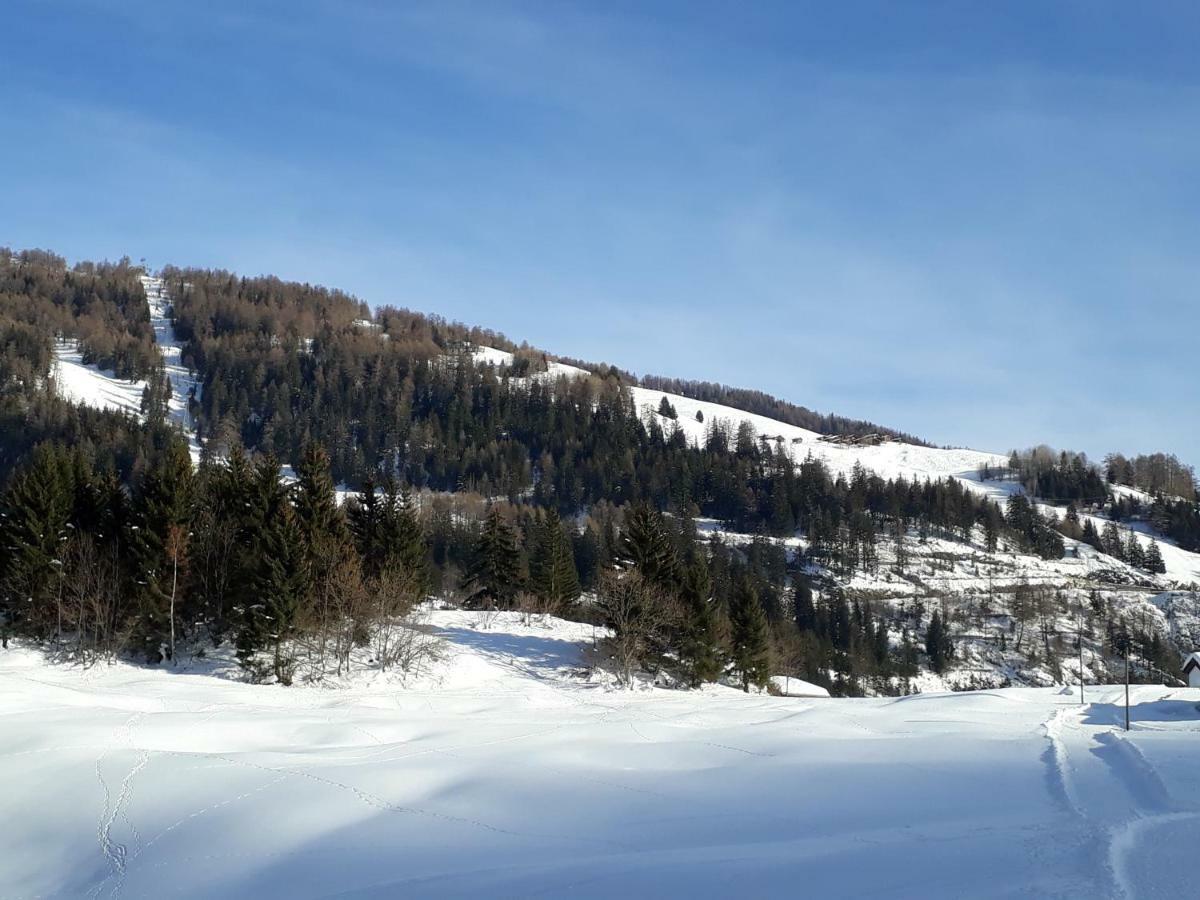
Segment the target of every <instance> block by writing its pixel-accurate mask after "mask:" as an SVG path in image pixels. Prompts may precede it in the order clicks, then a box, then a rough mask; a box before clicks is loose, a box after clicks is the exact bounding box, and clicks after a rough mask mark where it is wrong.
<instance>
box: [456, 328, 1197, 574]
mask: <svg viewBox="0 0 1200 900" xmlns="http://www.w3.org/2000/svg"><path fill="white" fill-rule="evenodd" d="M473 356H474V357H475V359H476V360H477V361H479V362H482V363H485V364H488V365H494V366H507V365H511V364H512V363H513V354H511V353H508V352H506V351H503V350H497V349H495V348H492V347H476V348H474V349H473ZM585 374H587V373H586V371H585V370H583V369H579V368H577V367H575V366H569V365H565V364H563V363H557V362H551V363H550V364H549V367H548V369H547V371H546V372H545V373H542V374H541V375H540V376H535V377H542V378H557V377H559V376H566V377H568V378H574V377H578V376H580V375H585ZM630 390H631V393H632V395H633V400H634V403H635V404H636V405H637V407H638V409H639V410H640V411H641V414H642V417H643V418H644V419H646V420H647V421H648V420H650V419H654V418H657V419H658V422H659V424H660V425H661V426H662V427H663V428H664V430H667V431H670V430H671V429H674V428H678V429H680V430H681V431H682V432H683V433H684V434H685V435H686V437H687V439H688V441H689V442H691V443H693V444H697V445H702V444H703V443H704V441H705V439H706V437H707V435H708V431H709V429H710V428H711V427H712V426H713V425H714V423H718V422H719V423H724V425H725V426H726V427H727V428H728V429H729V430H730V431H731V432H733V433H736V431H737V429H738V428H739V427H740V426H741V425H743V424H748V425H749V426H750V427H751V428H753V429H754V433H755V435H756V436H757V438H758V439H760V440H763V439H765V440H767V441H768V442H770V443H773V444H774V445H775V446H777V447H779V448H782V449H784V450H785V451H786V452H787V453H788V454H789V455H790V456H791V458H792V459H793V460H794V461H796V462H797V463H799V462H801V461H803V460H804V459H805V458H807V457H809V456H811V457H812V458H814V459H819V460H821V461H822V462H823V463H824V464H825V465H826V467H827V468H828V469H829V470H830V471H831V472H833V473H835V474H838V473H840V474H844V475H849V474H850V473H851V472H852V471H853V470H854V467H855V466H862V467H863V468H864V469H866V470H867V471H869V472H874V473H876V474H878V475H880V476H881V477H883V478H905V479H908V480H910V481H924V480H926V479H930V480H937V479H943V478H949V479H954V480H956V481H958V482H959V483H960V484H962V485H964V486H965V487H967V488H969V489H970V490H971V491H974V492H975V493H978V494H981V495H984V496H987V497H989V498H991V499H992V500H994V501H996V502H997V503H1003V502H1004V501H1005V500H1007V498H1008V497H1009V495H1010V494H1011V493H1012V492H1013V491H1017V490H1020V488H1019V487H1018V486H1017V485H1016V484H1015V483H1014V482H1011V481H992V480H989V481H984V480H982V479H981V478H980V474H979V473H980V470H981V469H983V468H985V467H988V468H992V469H1003V468H1004V467H1006V466H1007V464H1008V457H1007V456H1006V455H1004V454H1001V453H994V452H988V451H981V450H968V449H960V448H941V447H922V446H920V445H917V444H909V443H905V442H902V441H892V440H887V441H883V442H881V443H877V444H864V445H858V444H852V443H851V444H845V443H838V442H834V441H831V440H829V439H828V438H827V437H826V436H825V435H821V434H818V433H817V432H815V431H809V430H808V429H805V428H800V427H798V426H795V425H789V424H786V423H784V422H780V421H778V420H776V419H771V418H768V417H766V416H760V415H756V414H754V413H748V412H744V411H743V410H740V409H736V408H734V407H730V406H725V405H723V404H720V403H711V402H708V401H704V400H693V399H691V398H690V397H684V396H682V395H680V394H672V393H669V392H666V391H659V390H652V389H649V388H643V387H632V388H631V389H630ZM664 399H665V400H666V401H667V402H668V403H669V404H670V405H671V407H673V408H674V410H675V414H676V415H675V418H674V419H671V418H669V417H665V416H662V415H660V414H659V412H658V410H659V407H660V405H661V403H662V401H663V400H664ZM1120 490H1123V491H1125V492H1126V493H1138V492H1136V491H1132V489H1128V488H1121V489H1120ZM1143 499H1144V500H1146V501H1147V502H1148V500H1149V498H1146V497H1144V495H1143ZM1038 507H1039V509H1040V511H1041V512H1042V513H1044V514H1048V513H1053V514H1054V515H1056V516H1061V515H1062V514H1063V512H1064V511H1063V509H1061V508H1056V507H1053V506H1051V505H1049V504H1045V503H1041V504H1038ZM1083 518H1084V519H1088V518H1090V519H1091V520H1092V522H1093V524H1094V525H1095V526H1096V527H1097V528H1098V529H1099V528H1102V527H1103V525H1104V521H1105V520H1103V519H1101V518H1098V517H1096V516H1089V515H1087V514H1084V515H1083ZM1136 530H1137V531H1138V539H1139V541H1140V542H1141V543H1142V544H1143V546H1148V545H1149V543H1150V541H1151V539H1154V540H1156V541H1157V542H1158V544H1159V549H1160V551H1161V553H1162V557H1163V561H1164V563H1165V564H1166V569H1167V571H1166V576H1165V579H1164V585H1163V586H1167V585H1170V584H1177V585H1191V584H1200V554H1197V553H1191V552H1188V551H1186V550H1183V549H1181V548H1179V547H1177V546H1174V544H1173V543H1172V542H1171V541H1169V540H1167V539H1165V538H1163V537H1162V536H1159V535H1152V534H1150V533H1149V529H1147V528H1145V527H1139V528H1138V529H1136ZM1077 558H1078V559H1079V560H1082V561H1085V562H1087V567H1088V568H1089V570H1090V567H1091V564H1092V563H1094V564H1095V566H1094V568H1096V569H1097V570H1099V569H1118V570H1120V569H1123V568H1125V567H1124V565H1123V564H1122V563H1120V562H1118V561H1116V560H1113V559H1111V558H1109V557H1105V556H1103V555H1102V554H1096V553H1094V552H1093V551H1092V550H1091V549H1090V548H1087V547H1080V548H1079V549H1078V557H1077ZM1027 559H1028V560H1029V562H1030V563H1031V565H1032V566H1033V567H1034V568H1037V564H1036V563H1035V562H1033V561H1032V560H1031V559H1030V558H1027ZM1076 568H1078V566H1077V567H1076ZM1085 574H1086V573H1085Z"/></svg>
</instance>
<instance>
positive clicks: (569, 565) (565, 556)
mask: <svg viewBox="0 0 1200 900" xmlns="http://www.w3.org/2000/svg"><path fill="white" fill-rule="evenodd" d="M529 580H530V587H531V588H532V589H533V592H534V593H535V594H537V595H538V596H539V597H541V598H542V599H543V600H544V601H546V603H548V604H549V606H550V608H551V609H552V610H553V611H555V612H556V613H557V612H561V611H562V609H563V608H564V607H566V606H567V605H568V604H570V603H572V602H573V601H574V600H575V598H577V597H578V596H579V573H578V572H577V571H576V570H575V554H574V552H573V551H572V549H571V542H570V539H569V538H568V537H567V534H566V531H565V530H564V529H563V526H562V520H561V519H559V516H558V513H557V512H556V511H555V510H550V511H549V512H548V513H546V515H545V516H544V517H543V518H542V521H541V522H540V523H539V526H538V529H537V533H536V540H535V542H534V548H533V553H532V554H531V555H530V559H529Z"/></svg>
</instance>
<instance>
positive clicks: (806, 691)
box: [771, 675, 829, 697]
mask: <svg viewBox="0 0 1200 900" xmlns="http://www.w3.org/2000/svg"><path fill="white" fill-rule="evenodd" d="M771 684H772V685H773V686H774V687H775V688H776V689H778V691H779V694H780V696H783V697H828V696H829V691H827V690H825V688H823V687H821V686H820V685H819V684H813V683H812V682H809V681H804V680H803V679H800V678H793V677H791V676H789V675H772V676H771Z"/></svg>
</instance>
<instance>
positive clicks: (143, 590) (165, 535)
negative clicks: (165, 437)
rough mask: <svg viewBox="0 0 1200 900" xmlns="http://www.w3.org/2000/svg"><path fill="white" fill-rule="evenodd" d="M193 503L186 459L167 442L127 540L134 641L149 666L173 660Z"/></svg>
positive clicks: (140, 496)
mask: <svg viewBox="0 0 1200 900" xmlns="http://www.w3.org/2000/svg"><path fill="white" fill-rule="evenodd" d="M194 500H195V492H194V482H193V473H192V461H191V457H190V456H189V455H188V450H187V447H186V445H184V443H183V442H182V441H179V440H176V441H172V443H171V444H170V445H169V446H168V447H167V448H166V450H164V451H163V453H162V454H161V455H160V456H159V458H158V459H157V461H156V462H155V463H154V465H152V466H151V468H150V470H149V471H148V472H147V473H146V475H145V477H144V478H143V479H142V485H141V489H140V490H139V491H138V492H137V494H135V496H134V510H133V517H132V521H133V524H132V525H131V526H130V528H129V539H128V545H129V548H130V552H131V557H132V577H133V588H134V595H135V596H136V598H137V604H138V617H137V623H136V628H135V630H134V643H135V644H136V645H137V646H138V647H139V648H140V649H141V650H142V652H143V653H144V654H145V656H146V658H147V659H148V660H150V661H152V662H157V661H159V660H161V659H162V658H163V657H166V658H168V659H171V658H173V656H174V651H175V640H176V631H177V629H178V627H179V626H180V625H181V624H182V623H181V620H180V616H179V612H180V607H181V606H182V603H181V600H182V598H180V597H179V596H178V593H179V587H180V579H179V568H180V565H181V563H182V559H183V557H184V556H185V554H186V551H187V542H188V535H189V533H190V531H189V529H190V525H191V520H192V514H193V504H194ZM187 620H188V619H187V618H184V619H183V620H182V622H184V623H185V622H186V621H187Z"/></svg>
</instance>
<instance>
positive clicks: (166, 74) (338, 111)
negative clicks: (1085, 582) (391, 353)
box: [0, 0, 1200, 462]
mask: <svg viewBox="0 0 1200 900" xmlns="http://www.w3.org/2000/svg"><path fill="white" fill-rule="evenodd" d="M4 22H5V27H4V30H5V36H4V38H3V45H4V51H3V53H0V86H2V88H3V96H4V102H5V104H6V106H7V107H8V116H7V121H8V123H9V127H8V128H6V129H5V137H4V140H3V141H0V171H2V173H3V174H2V175H0V187H2V188H3V190H2V191H0V244H8V245H10V246H14V247H29V246H42V247H48V248H51V249H55V250H57V251H58V252H60V253H63V254H64V255H66V256H68V257H69V258H71V259H79V258H105V257H107V258H116V257H119V256H121V255H124V254H129V255H130V256H132V257H134V258H135V259H138V258H145V259H146V260H147V261H148V262H149V263H150V264H151V265H154V266H159V265H162V264H164V263H168V262H171V263H177V264H184V265H189V264H190V265H205V266H209V265H211V266H220V267H223V268H230V269H235V270H237V271H239V272H242V273H246V274H257V273H263V272H270V273H274V274H278V275H281V276H283V277H289V278H296V279H302V280H309V281H315V282H320V283H323V284H328V285H331V286H337V287H341V288H344V289H347V290H350V291H352V292H354V293H355V294H357V295H358V296H360V297H362V298H363V299H365V300H367V301H369V302H371V303H373V304H381V303H393V304H397V305H403V306H408V307H411V308H414V309H420V310H425V311H429V312H436V313H439V314H441V315H444V316H446V317H448V318H452V319H460V320H463V321H466V322H469V323H472V324H480V325H486V326H489V327H493V328H497V329H499V330H502V331H504V332H506V333H507V334H508V335H509V336H510V337H513V338H515V339H517V340H522V339H524V340H528V341H529V342H530V343H532V344H535V345H537V346H540V347H544V348H546V349H549V350H551V351H554V352H558V353H562V354H566V355H571V356H576V357H582V358H586V359H593V360H604V361H608V362H613V363H616V364H618V365H621V366H623V367H625V368H628V369H632V370H634V371H637V372H655V373H659V374H666V375H677V376H682V377H692V378H703V379H708V380H715V381H724V382H727V383H730V384H736V385H740V386H746V387H754V388H760V389H763V390H767V391H770V392H772V393H775V394H777V395H779V396H782V397H785V398H787V399H790V400H793V401H795V402H797V403H802V404H804V405H807V406H810V407H813V408H815V409H819V410H822V411H833V412H838V413H841V414H844V415H851V416H858V417H864V418H869V419H873V420H875V421H879V422H881V423H884V424H888V425H892V426H895V427H898V428H902V429H904V430H907V431H911V432H914V433H917V434H921V435H923V436H925V437H927V438H929V439H931V440H934V441H937V442H939V443H953V444H965V445H970V446H977V447H984V448H988V449H997V450H1006V449H1009V448H1010V447H1012V446H1017V445H1019V446H1025V445H1029V444H1032V443H1036V442H1042V441H1045V442H1048V443H1051V444H1053V445H1055V446H1060V447H1071V448H1077V449H1082V450H1086V451H1087V452H1089V453H1090V454H1092V455H1099V454H1102V453H1103V452H1105V451H1106V450H1109V449H1122V450H1124V451H1126V452H1138V451H1148V450H1155V449H1164V450H1168V451H1173V452H1176V453H1178V454H1179V455H1180V456H1181V457H1183V458H1185V459H1186V460H1188V461H1190V462H1200V414H1198V410H1200V387H1198V385H1200V378H1198V377H1197V376H1196V373H1195V370H1196V356H1195V347H1196V341H1197V336H1198V335H1200V302H1198V298H1197V285H1198V284H1200V278H1198V277H1197V276H1198V275H1200V257H1198V254H1197V235H1198V234H1200V228H1198V227H1197V226H1200V221H1198V220H1200V215H1198V210H1200V196H1198V195H1200V179H1198V178H1197V177H1196V172H1197V160H1200V121H1198V112H1197V111H1198V110H1200V61H1198V54H1197V53H1196V51H1195V48H1196V45H1197V41H1198V39H1200V6H1197V5H1196V4H1194V3H1177V4H1130V3H1100V2H1061V3H1043V2H1038V3H1029V4H1022V3H1003V4H994V3H983V2H967V0H956V2H947V3H936V2H930V3H924V4H917V3H911V4H910V3H895V2H880V3H853V2H849V3H837V4H830V3H815V2H814V3H805V2H798V0H793V2H784V3H778V4H775V3H767V2H756V3H746V4H741V3H732V2H720V3H706V2H698V0H689V2H680V3H649V2H605V3H599V2H597V3H590V4H583V3H579V4H569V3H566V2H547V3H542V4H534V3H529V4H526V3H514V4H509V3H504V2H500V0H489V2H483V3H470V4H462V5H458V4H455V3H450V2H437V3H429V4H417V3H414V4H400V3H386V2H374V3H367V2H332V0H331V2H310V0H289V2H286V3H251V2H239V3H223V2H211V3H175V2H166V0H162V2H159V0H156V2H124V3H116V2H102V0H93V2H71V3H62V2H54V0H40V2H25V0H17V2H16V3H10V4H8V5H7V6H6V11H5V15H4Z"/></svg>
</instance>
